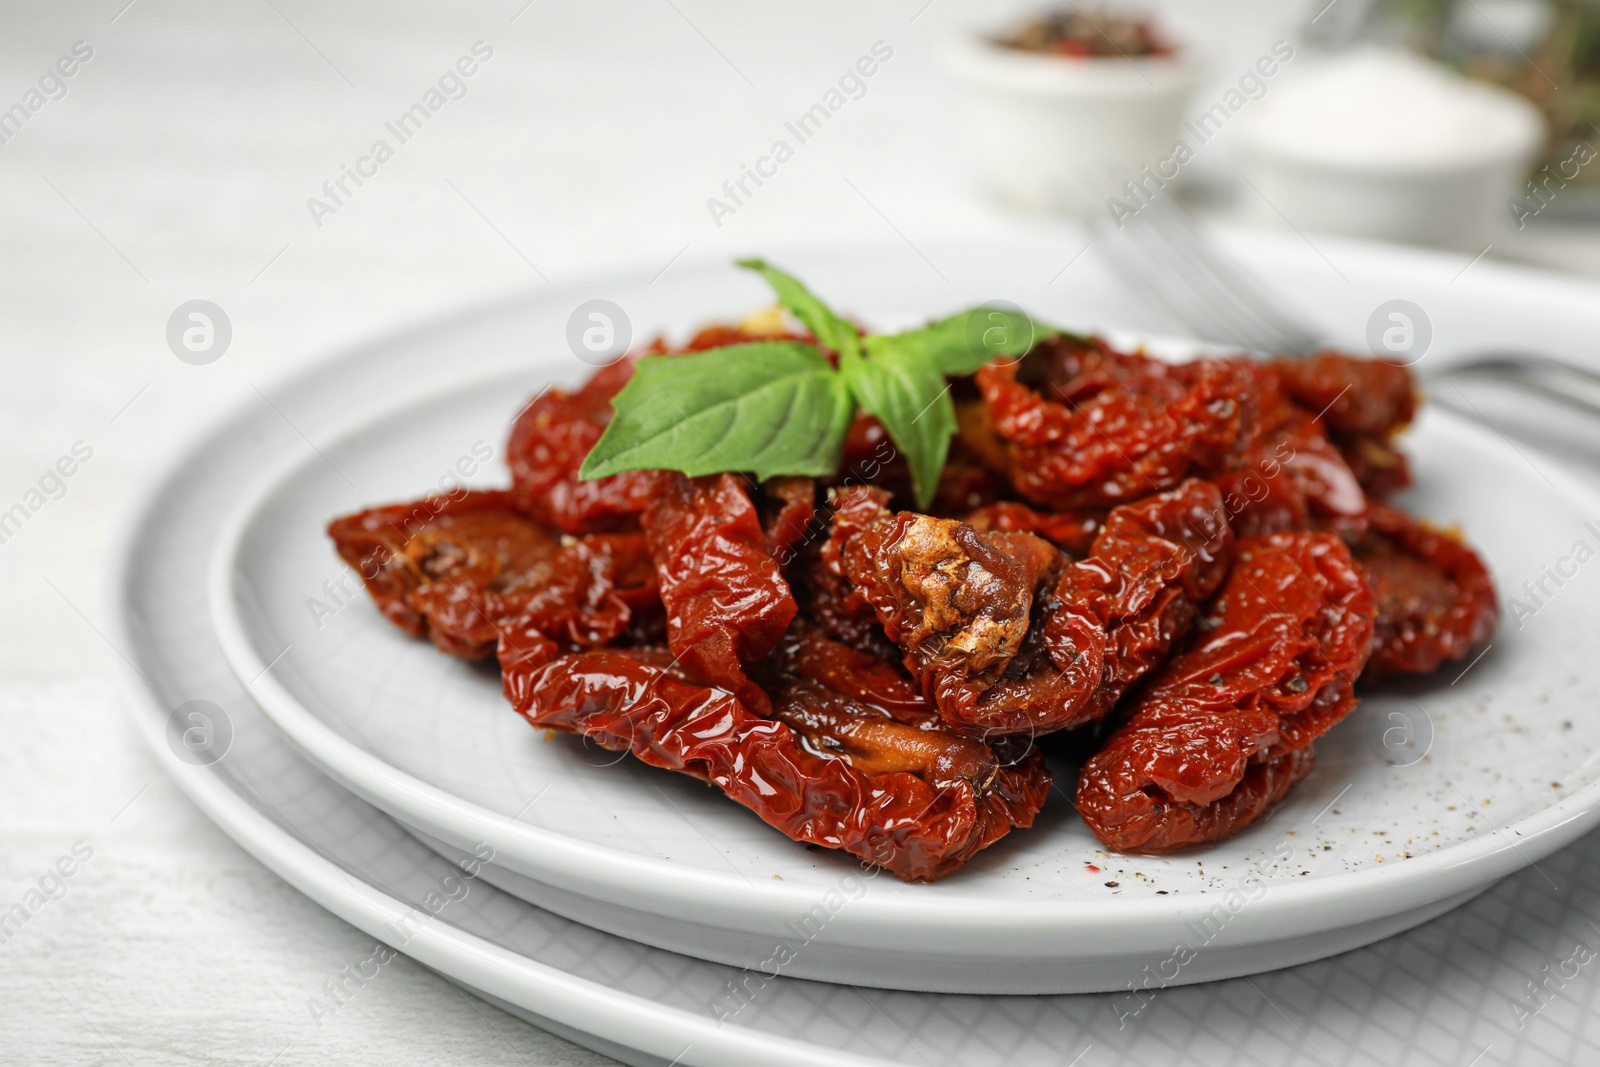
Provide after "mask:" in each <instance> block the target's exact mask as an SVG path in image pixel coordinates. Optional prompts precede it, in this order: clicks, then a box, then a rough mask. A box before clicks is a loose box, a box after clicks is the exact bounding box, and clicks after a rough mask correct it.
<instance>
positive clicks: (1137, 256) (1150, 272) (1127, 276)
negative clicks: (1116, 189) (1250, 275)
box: [1097, 227, 1237, 341]
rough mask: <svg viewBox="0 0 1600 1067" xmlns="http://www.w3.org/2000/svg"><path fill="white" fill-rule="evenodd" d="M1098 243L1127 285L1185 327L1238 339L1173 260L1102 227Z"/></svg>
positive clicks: (1205, 335) (1211, 337)
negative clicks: (1175, 269)
mask: <svg viewBox="0 0 1600 1067" xmlns="http://www.w3.org/2000/svg"><path fill="white" fill-rule="evenodd" d="M1097 243H1098V245H1099V249H1100V251H1101V252H1102V253H1103V255H1104V259H1105V261H1106V263H1107V265H1109V266H1110V267H1111V269H1112V271H1113V272H1114V273H1115V274H1116V275H1117V277H1118V278H1119V279H1120V280H1121V281H1122V283H1123V285H1125V286H1127V288H1128V289H1129V290H1131V291H1132V292H1134V293H1136V294H1138V295H1139V296H1141V297H1143V298H1144V299H1145V300H1147V301H1149V302H1150V303H1153V304H1155V305H1156V306H1157V307H1159V308H1160V309H1161V310H1162V311H1164V312H1166V313H1167V315H1168V316H1170V317H1171V318H1172V319H1173V320H1174V321H1175V322H1176V323H1177V324H1178V326H1179V327H1180V328H1181V329H1187V330H1190V331H1192V332H1193V333H1195V334H1196V335H1197V336H1199V337H1201V338H1204V339H1206V340H1210V341H1216V340H1223V341H1233V340H1236V339H1237V338H1236V334H1235V331H1234V330H1233V329H1232V328H1231V327H1230V326H1229V325H1228V324H1226V323H1224V322H1222V321H1221V320H1220V319H1218V318H1217V316H1216V314H1215V313H1214V311H1213V309H1212V308H1211V307H1209V306H1208V303H1207V301H1206V300H1204V299H1203V298H1201V297H1198V296H1197V295H1196V294H1195V293H1194V291H1193V289H1192V287H1191V286H1189V285H1187V284H1185V283H1184V281H1183V279H1182V278H1181V277H1180V276H1177V275H1175V274H1174V273H1173V271H1172V266H1171V264H1170V263H1169V262H1167V261H1165V260H1164V259H1162V258H1161V257H1160V256H1153V255H1151V254H1150V252H1149V251H1148V250H1147V249H1145V248H1144V247H1143V246H1142V245H1141V243H1140V242H1138V241H1136V240H1135V239H1134V238H1133V237H1132V236H1131V235H1129V234H1127V233H1126V232H1124V233H1120V234H1119V233H1117V232H1116V231H1114V230H1108V228H1105V227H1102V228H1101V231H1100V237H1099V240H1098V242H1097Z"/></svg>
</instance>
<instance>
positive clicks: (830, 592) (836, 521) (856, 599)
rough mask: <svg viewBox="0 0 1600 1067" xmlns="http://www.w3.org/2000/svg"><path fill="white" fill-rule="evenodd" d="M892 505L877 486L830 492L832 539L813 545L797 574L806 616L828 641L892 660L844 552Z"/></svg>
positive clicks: (803, 555) (890, 648) (803, 556)
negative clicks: (847, 570)
mask: <svg viewBox="0 0 1600 1067" xmlns="http://www.w3.org/2000/svg"><path fill="white" fill-rule="evenodd" d="M888 500H889V493H888V491H887V490H884V489H881V488H878V487H877V486H871V485H852V486H846V487H843V488H837V489H830V490H829V491H828V501H827V506H828V513H829V522H828V527H827V530H828V536H827V537H826V538H824V539H822V540H821V541H815V542H811V543H808V544H807V545H806V546H805V549H804V551H803V552H802V553H801V557H800V561H799V563H798V564H797V566H796V568H795V570H794V574H795V576H796V580H797V586H796V590H795V593H796V596H797V597H798V598H799V599H800V600H801V602H802V603H803V605H804V612H803V613H804V615H805V617H806V618H807V619H809V620H810V621H811V622H812V623H814V624H815V625H816V626H818V627H820V628H821V630H822V631H823V633H825V634H827V635H828V636H829V637H832V638H834V639H836V640H838V641H843V642H844V643H845V644H847V645H849V646H850V647H851V648H857V649H861V650H862V651H864V652H870V653H872V654H873V655H878V656H887V655H892V654H893V653H894V647H895V646H894V645H892V644H891V643H890V642H889V641H888V639H887V638H885V637H884V636H883V629H882V627H880V626H879V625H878V620H877V617H876V616H874V615H873V613H872V605H870V604H868V603H867V602H866V600H864V599H863V598H862V596H861V594H860V592H859V591H858V590H857V589H856V587H855V586H854V585H853V584H851V582H850V578H849V577H848V576H847V575H846V574H845V571H844V559H843V553H844V546H845V544H846V543H847V542H848V541H849V540H850V539H851V538H852V537H854V536H855V535H856V534H858V533H860V532H861V531H862V530H864V529H865V528H866V527H867V526H869V525H871V524H872V523H873V522H875V521H877V519H878V518H880V517H881V516H883V515H885V514H887V513H888V512H887V506H886V505H887V503H888Z"/></svg>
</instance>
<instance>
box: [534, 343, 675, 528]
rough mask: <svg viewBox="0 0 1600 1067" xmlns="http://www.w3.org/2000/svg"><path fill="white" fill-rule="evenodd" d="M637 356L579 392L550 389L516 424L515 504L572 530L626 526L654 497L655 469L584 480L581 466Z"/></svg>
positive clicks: (603, 373) (548, 522)
mask: <svg viewBox="0 0 1600 1067" xmlns="http://www.w3.org/2000/svg"><path fill="white" fill-rule="evenodd" d="M633 366H634V364H633V360H632V359H627V358H624V359H619V360H617V361H616V362H614V363H610V364H607V365H606V366H604V367H601V368H600V369H599V370H598V371H596V372H595V373H594V375H593V377H591V378H590V379H589V380H588V381H587V382H586V383H584V385H583V387H582V388H581V389H579V390H577V391H576V392H568V391H567V390H565V389H549V390H547V391H545V392H544V393H542V394H540V395H539V396H537V397H535V398H534V399H533V400H531V401H529V403H528V406H527V407H525V408H523V409H522V412H521V414H519V415H518V416H517V418H516V421H515V422H513V423H512V425H511V439H510V441H509V442H508V443H507V444H506V462H507V464H508V465H509V466H510V467H511V492H512V494H513V496H514V497H515V498H516V501H517V506H518V507H520V508H522V510H524V511H526V512H527V513H528V514H529V515H532V516H533V517H534V518H536V519H538V520H539V521H540V522H543V523H545V524H546V525H549V526H554V527H555V528H556V529H558V530H564V531H566V532H567V533H590V532H593V531H596V530H614V529H626V528H631V527H635V526H636V525H637V516H638V514H639V513H640V512H641V511H643V510H644V507H645V505H646V504H647V503H648V502H649V500H650V494H651V484H652V480H653V478H654V475H653V474H652V473H651V472H649V471H624V472H623V473H621V474H614V475H612V476H611V477H609V478H599V479H596V480H595V481H589V482H585V481H580V480H579V479H578V468H580V467H581V466H583V460H584V457H586V456H588V454H589V450H590V449H591V448H593V447H594V444H595V442H596V441H598V440H600V435H601V434H603V433H605V430H606V426H607V425H609V424H610V422H611V398H612V397H614V396H616V395H617V393H619V392H620V391H621V390H622V387H623V386H624V385H626V384H627V383H628V379H629V378H631V377H632V376H633Z"/></svg>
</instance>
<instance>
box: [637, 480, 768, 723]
mask: <svg viewBox="0 0 1600 1067" xmlns="http://www.w3.org/2000/svg"><path fill="white" fill-rule="evenodd" d="M658 478H659V480H658V482H657V486H658V488H657V489H656V492H655V495H654V496H652V497H651V499H650V504H649V507H647V508H646V509H645V512H644V515H643V518H642V521H643V524H644V532H645V538H646V539H647V540H648V542H649V544H650V553H651V555H652V556H653V557H654V558H655V561H656V572H657V575H658V577H659V580H660V584H661V602H662V603H663V604H664V605H665V606H666V609H667V643H668V645H670V646H671V648H672V651H673V653H674V654H675V655H676V656H677V657H678V658H679V661H680V662H681V663H682V664H683V667H684V670H685V672H686V673H687V674H688V675H689V677H691V678H693V679H695V680H696V681H699V682H702V683H704V684H706V685H716V686H721V687H722V688H724V689H726V690H728V691H729V692H731V693H733V694H735V695H736V696H738V697H739V699H740V700H741V701H743V702H744V705H745V706H746V707H748V708H750V709H752V710H754V711H757V712H764V711H765V710H766V708H767V699H766V694H765V693H763V692H762V691H761V690H760V688H759V687H757V686H756V684H755V683H754V682H752V681H750V679H749V678H748V677H747V676H746V674H745V668H746V667H748V666H750V665H751V664H754V663H755V662H756V661H757V660H759V659H760V658H761V657H762V656H765V655H766V654H767V653H768V652H770V651H772V646H773V645H775V644H777V643H778V638H780V637H782V636H783V631H784V630H786V629H788V627H789V623H790V622H791V621H793V619H794V616H795V612H796V610H797V608H796V605H795V599H794V597H793V595H791V594H790V592H789V586H788V583H786V582H785V581H784V580H783V575H782V574H781V573H780V571H779V568H778V564H777V562H776V561H775V560H773V558H772V557H771V556H770V555H768V554H767V538H766V534H765V533H763V532H762V529H761V520H760V518H759V517H758V516H757V514H756V509H755V505H754V504H752V503H751V502H750V497H749V495H748V494H747V493H746V492H745V489H744V484H743V482H742V481H741V480H740V479H739V478H738V477H736V476H734V475H732V474H717V475H711V476H709V477H705V478H697V479H693V480H691V479H689V478H685V477H684V476H683V475H681V474H678V473H675V472H662V473H661V474H660V475H659V476H658Z"/></svg>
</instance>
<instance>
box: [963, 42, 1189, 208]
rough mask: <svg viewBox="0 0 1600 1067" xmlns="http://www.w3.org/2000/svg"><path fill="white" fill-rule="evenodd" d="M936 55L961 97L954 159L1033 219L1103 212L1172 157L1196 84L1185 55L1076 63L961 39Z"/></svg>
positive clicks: (1070, 58)
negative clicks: (1146, 171)
mask: <svg viewBox="0 0 1600 1067" xmlns="http://www.w3.org/2000/svg"><path fill="white" fill-rule="evenodd" d="M943 51H944V56H943V58H944V61H945V66H946V69H947V70H948V71H949V72H950V73H951V74H952V75H953V76H954V77H955V78H956V80H957V81H958V82H959V83H960V86H961V90H962V91H961V94H960V105H961V106H960V112H959V118H960V121H961V134H962V138H963V141H962V148H961V152H960V153H959V154H960V155H962V156H963V157H965V158H966V159H968V160H970V161H971V164H972V166H973V168H974V170H975V171H976V176H977V177H978V179H979V180H980V181H981V183H982V184H983V185H985V186H986V187H987V188H988V189H989V190H990V191H991V192H993V193H995V194H996V195H998V196H1000V197H1001V198H1002V199H1004V200H1007V201H1009V202H1011V203H1012V204H1014V205H1016V206H1020V207H1023V208H1026V209H1029V210H1034V211H1045V212H1058V213H1062V212H1064V213H1068V214H1077V215H1081V214H1087V213H1089V212H1091V211H1103V210H1105V204H1106V199H1107V198H1108V197H1111V196H1114V195H1118V187H1119V186H1120V184H1121V182H1122V181H1124V180H1126V179H1128V178H1131V177H1133V175H1134V174H1135V173H1136V172H1137V170H1138V168H1139V166H1140V165H1141V164H1145V163H1150V162H1153V161H1154V160H1157V159H1159V158H1161V157H1163V156H1165V155H1167V154H1168V153H1170V152H1171V151H1172V146H1173V143H1174V142H1175V141H1176V140H1177V137H1178V132H1179V128H1180V126H1181V124H1182V121H1183V115H1184V109H1185V105H1186V104H1187V102H1188V99H1189V94H1190V92H1191V91H1192V90H1193V88H1194V83H1195V71H1194V67H1193V64H1192V63H1191V61H1190V60H1189V58H1188V53H1187V52H1186V51H1185V50H1183V49H1179V50H1177V51H1176V52H1174V53H1173V54H1171V55H1164V56H1140V57H1137V58H1131V59H1124V58H1122V57H1120V56H1118V57H1114V58H1099V57H1095V58H1079V57H1073V56H1054V55H1043V54H1040V53H1036V52H1027V51H1022V50H1020V49H1015V48H1007V47H1005V46H1004V45H1001V44H998V43H996V42H995V41H994V40H993V39H992V38H991V37H990V36H988V35H987V34H984V33H982V32H967V33H963V34H961V35H960V36H958V37H955V38H952V39H950V40H948V41H947V42H946V44H945V47H944V50H943Z"/></svg>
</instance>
